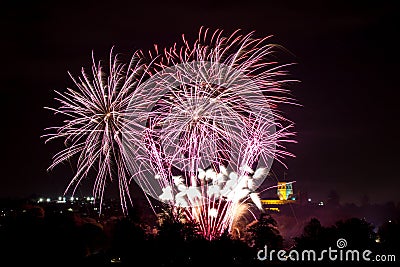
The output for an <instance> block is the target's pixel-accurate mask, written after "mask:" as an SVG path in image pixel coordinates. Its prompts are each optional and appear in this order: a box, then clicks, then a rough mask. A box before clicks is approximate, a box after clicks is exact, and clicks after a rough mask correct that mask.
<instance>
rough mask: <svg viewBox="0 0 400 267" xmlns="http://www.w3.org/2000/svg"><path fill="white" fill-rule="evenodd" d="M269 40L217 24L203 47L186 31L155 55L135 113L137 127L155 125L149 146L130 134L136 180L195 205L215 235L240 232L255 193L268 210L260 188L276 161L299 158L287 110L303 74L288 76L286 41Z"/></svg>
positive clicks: (207, 231) (192, 210) (203, 35)
mask: <svg viewBox="0 0 400 267" xmlns="http://www.w3.org/2000/svg"><path fill="white" fill-rule="evenodd" d="M267 41H268V38H255V37H254V36H253V33H250V34H246V35H241V34H240V33H239V31H237V32H235V33H233V34H232V35H230V36H227V37H225V36H224V35H223V32H222V31H220V30H217V31H215V32H212V33H209V32H208V30H207V29H205V30H203V29H201V30H200V33H199V37H198V39H197V40H196V41H195V42H194V43H193V44H190V43H189V42H187V41H186V40H185V38H184V37H183V45H182V46H178V45H176V44H175V45H174V46H173V47H172V48H168V49H164V50H163V52H162V53H157V57H155V58H153V68H152V70H151V71H150V73H151V77H150V78H149V79H148V80H146V82H144V83H143V84H141V85H140V86H138V88H137V89H136V91H135V97H133V98H132V100H131V103H130V104H129V107H128V109H127V113H128V114H129V116H130V119H129V120H130V121H132V122H134V123H133V124H134V126H130V128H135V127H137V125H141V126H142V129H145V130H143V131H142V134H141V135H142V138H143V141H142V142H141V144H142V145H137V144H135V142H132V141H131V139H130V137H129V136H127V137H126V138H125V139H124V140H125V142H124V144H125V145H126V148H125V151H133V152H132V153H131V155H134V156H131V157H128V158H130V159H131V160H130V161H129V163H128V164H129V167H130V170H131V174H132V176H133V178H134V179H135V181H136V182H137V183H138V184H139V185H140V186H141V187H142V188H143V190H144V191H145V192H146V193H148V194H150V195H151V196H153V197H154V198H156V199H159V200H161V201H164V202H166V203H168V204H170V205H173V206H180V207H185V208H186V214H187V216H188V217H189V218H190V219H192V220H195V221H196V222H198V224H199V225H200V229H201V231H202V233H203V235H204V236H205V237H207V238H209V239H212V238H215V237H217V236H219V235H220V234H221V233H222V232H224V231H226V230H230V229H231V227H232V223H233V220H234V218H235V214H236V211H237V210H238V209H239V207H240V206H241V204H242V203H244V202H246V201H247V200H248V199H250V200H252V201H253V202H254V204H255V205H256V206H257V207H258V208H260V209H261V208H262V207H261V203H260V199H259V197H258V194H257V193H256V192H255V190H256V189H257V188H258V187H259V186H260V185H261V183H262V182H263V180H264V179H265V177H266V175H267V173H268V171H269V168H271V165H272V162H273V160H274V159H278V160H279V161H281V160H282V159H283V158H284V157H286V156H292V154H291V153H289V152H287V151H286V150H285V146H284V144H285V143H287V142H293V140H292V136H293V135H294V133H293V132H292V131H291V130H292V127H293V123H292V122H291V121H289V120H288V119H286V118H285V117H284V116H283V115H282V114H281V113H280V112H279V110H278V107H279V105H281V104H293V103H294V100H293V99H292V98H290V97H289V91H288V90H287V89H285V86H286V85H287V84H288V83H290V82H292V81H293V80H289V79H285V77H286V74H287V73H286V71H285V68H286V67H287V66H288V64H286V65H285V64H284V65H282V64H281V65H280V64H278V63H277V62H275V61H272V58H273V57H274V54H275V52H276V51H277V50H279V49H280V47H279V46H276V45H271V44H269V43H267ZM156 52H157V51H156ZM150 56H151V54H150ZM150 58H152V57H150ZM136 132H140V130H138V131H135V133H136ZM132 147H134V149H132ZM281 162H282V161H281Z"/></svg>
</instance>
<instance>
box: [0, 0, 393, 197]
mask: <svg viewBox="0 0 400 267" xmlns="http://www.w3.org/2000/svg"><path fill="white" fill-rule="evenodd" d="M10 2H12V3H9V4H8V5H3V6H2V8H1V11H0V12H1V16H0V21H1V42H0V46H1V52H2V55H1V72H0V73H1V83H0V88H1V91H0V93H1V104H2V117H1V118H2V123H1V125H2V127H1V133H2V134H1V143H2V146H1V147H2V149H3V153H2V159H1V165H2V166H1V170H2V171H1V179H0V197H6V196H12V197H13V196H17V197H18V196H28V195H30V194H32V193H38V194H45V195H59V194H62V192H63V190H64V188H65V187H66V185H67V182H68V181H69V179H70V177H71V175H72V171H71V167H70V166H69V165H68V164H66V165H65V166H60V167H58V168H56V169H55V170H54V171H52V172H50V173H48V172H46V168H47V167H48V166H49V165H50V163H51V157H52V155H53V154H54V153H56V152H57V151H58V150H59V149H60V148H61V147H60V146H59V145H60V144H58V143H56V144H47V145H45V144H44V139H41V138H40V136H41V135H42V134H44V128H46V127H49V126H55V124H56V123H59V120H56V119H55V118H54V117H53V115H52V113H51V112H49V111H46V110H45V109H43V107H44V106H55V105H56V102H55V101H54V100H53V97H54V96H55V94H54V93H53V90H64V89H65V88H66V87H68V86H73V85H72V82H71V81H70V79H69V77H68V75H67V71H71V72H72V73H73V74H78V73H79V71H80V68H81V67H82V66H83V67H88V66H89V64H90V61H91V51H92V50H94V52H95V55H96V57H97V58H98V59H107V56H108V53H109V51H110V48H111V46H113V45H115V49H116V51H117V52H120V53H125V54H130V53H131V52H132V51H133V50H136V49H143V50H148V49H151V47H152V45H153V44H154V43H157V44H159V45H160V46H169V45H171V44H172V43H173V41H175V40H179V39H180V36H181V34H183V33H184V34H186V35H187V36H188V37H189V38H190V37H194V36H196V34H197V32H198V30H199V28H200V26H206V27H210V28H211V29H217V28H219V29H224V30H225V31H226V32H227V33H229V32H232V31H233V30H236V29H242V30H243V31H244V32H248V31H253V30H254V31H255V32H256V36H259V37H263V36H266V35H271V34H272V35H273V37H272V39H271V42H274V43H279V44H281V45H283V46H284V47H286V48H287V49H288V50H290V51H291V52H292V53H293V54H294V57H293V61H295V62H297V65H296V66H294V67H292V68H291V69H290V70H291V73H292V77H294V78H296V79H299V80H300V81H301V82H300V83H298V84H296V85H295V86H294V87H293V88H292V90H293V94H294V96H295V97H296V98H297V99H298V101H299V102H300V103H301V104H302V105H303V107H301V108H290V109H288V110H287V111H286V112H287V114H286V115H287V116H288V117H289V118H290V119H292V120H294V121H295V122H296V131H297V132H298V135H297V137H296V139H297V141H298V144H296V145H291V146H290V147H289V150H290V151H291V152H293V153H295V154H296V156H297V157H296V158H294V159H288V160H287V161H286V163H287V165H288V169H287V170H286V173H287V178H288V179H294V180H296V181H297V183H296V185H295V189H301V190H307V191H308V192H309V194H310V195H311V197H313V198H315V199H324V198H326V195H327V193H328V192H329V191H330V190H331V189H333V190H336V191H337V192H338V193H339V195H340V196H341V198H342V200H343V201H344V202H347V201H354V202H358V201H359V200H360V199H361V197H362V196H363V195H364V194H367V195H368V196H369V197H370V199H371V201H372V202H386V201H389V200H394V201H396V202H397V201H400V194H398V191H399V186H400V182H399V179H398V177H399V174H398V170H397V166H399V158H400V157H399V139H398V136H399V135H398V132H397V130H398V128H399V127H398V123H399V115H400V112H399V104H398V103H399V101H398V97H399V95H400V94H399V92H398V88H399V86H398V84H399V83H398V77H399V73H398V72H399V68H398V66H399V63H398V51H399V43H398V41H397V39H398V34H399V31H398V26H397V25H400V24H399V21H398V17H399V16H398V9H396V8H395V7H394V3H395V1H393V2H388V1H370V2H369V1H365V2H366V3H364V2H362V1H316V2H309V1H292V2H289V1H265V0H264V1H252V0H246V1H228V2H218V3H216V2H217V1H195V2H194V3H193V4H189V1H181V2H173V3H162V2H160V3H157V2H155V1H127V2H121V1H117V0H116V1H107V2H104V3H100V1H86V2H85V3H79V2H74V1H10ZM30 2H31V3H30ZM166 2H167V1H166ZM349 2H352V3H349ZM367 2H368V3H367ZM274 171H275V173H276V174H277V175H278V177H281V178H283V177H282V176H283V172H284V169H283V168H282V167H280V166H275V167H274ZM91 182H92V181H89V184H90V183H91Z"/></svg>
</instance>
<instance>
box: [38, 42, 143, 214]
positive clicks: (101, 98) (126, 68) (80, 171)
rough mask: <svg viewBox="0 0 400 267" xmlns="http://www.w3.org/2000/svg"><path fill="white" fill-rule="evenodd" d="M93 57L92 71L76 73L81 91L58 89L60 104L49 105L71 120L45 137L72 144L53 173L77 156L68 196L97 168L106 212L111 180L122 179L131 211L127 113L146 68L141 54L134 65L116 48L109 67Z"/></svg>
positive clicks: (97, 195)
mask: <svg viewBox="0 0 400 267" xmlns="http://www.w3.org/2000/svg"><path fill="white" fill-rule="evenodd" d="M92 59H93V64H92V69H91V73H88V72H87V71H86V70H85V69H83V68H82V71H81V76H80V77H78V78H74V77H73V76H72V75H71V74H70V77H71V78H72V80H73V82H74V83H75V86H76V88H74V89H71V88H68V89H67V91H66V92H58V91H56V93H57V95H58V97H57V98H56V100H57V101H58V102H59V104H60V106H59V107H58V108H49V107H47V109H50V110H52V111H54V112H55V114H61V115H63V116H64V117H66V120H65V121H64V125H62V126H59V127H51V128H47V129H46V130H49V131H51V133H49V134H46V135H44V137H46V138H47V140H46V142H48V141H50V140H53V139H56V138H57V139H58V138H61V139H64V144H65V146H66V148H65V149H63V150H61V151H60V152H58V153H57V154H56V155H55V156H54V157H53V163H52V164H51V166H50V167H49V169H52V168H53V167H54V166H56V165H58V164H60V163H62V162H65V161H68V160H70V159H71V158H72V157H74V156H77V157H78V159H77V168H76V169H77V170H76V173H75V175H74V177H73V178H72V180H71V182H70V184H69V185H68V187H67V189H66V190H65V193H67V192H69V191H70V190H71V191H72V195H74V193H75V190H76V188H77V187H78V185H79V184H80V183H81V181H82V179H84V178H86V177H87V176H88V174H89V171H91V170H93V171H94V172H97V174H96V179H95V183H94V186H93V196H94V197H95V199H98V200H100V209H101V206H102V205H101V202H102V200H103V193H104V188H105V185H106V181H107V179H108V178H110V179H112V178H113V177H117V179H118V183H119V191H120V197H121V204H122V208H123V210H124V212H125V211H126V208H127V201H131V200H130V196H129V189H128V177H127V174H128V173H127V169H126V158H125V153H124V152H123V145H122V140H121V137H122V131H124V130H126V128H125V127H124V125H126V124H127V121H126V119H125V112H126V109H127V106H128V104H129V101H130V99H131V95H132V93H133V92H134V89H135V87H136V86H137V84H138V83H139V80H138V78H139V77H140V73H141V72H142V69H143V65H142V64H141V62H140V60H139V57H138V55H137V53H135V54H134V56H133V57H132V59H131V61H130V63H129V64H123V63H120V62H119V60H118V58H117V56H116V55H114V54H113V52H112V50H111V53H110V59H109V66H108V69H107V68H105V67H104V66H103V65H104V64H101V63H100V62H99V63H96V62H95V60H94V57H93V55H92Z"/></svg>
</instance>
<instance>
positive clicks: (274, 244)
mask: <svg viewBox="0 0 400 267" xmlns="http://www.w3.org/2000/svg"><path fill="white" fill-rule="evenodd" d="M246 233H247V235H246V240H247V242H248V244H249V245H250V246H251V247H255V248H256V249H262V248H263V247H264V246H265V245H267V246H268V247H269V248H274V249H280V248H282V246H283V238H282V236H281V235H280V233H279V230H278V228H277V223H276V221H275V219H274V218H272V216H271V215H269V214H265V213H261V214H260V217H259V219H258V220H257V221H255V222H254V223H251V224H250V225H249V226H248V227H247V229H246Z"/></svg>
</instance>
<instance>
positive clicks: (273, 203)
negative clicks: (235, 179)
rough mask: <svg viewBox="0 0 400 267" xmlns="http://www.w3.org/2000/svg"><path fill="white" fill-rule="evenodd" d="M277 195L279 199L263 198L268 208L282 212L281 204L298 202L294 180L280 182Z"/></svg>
mask: <svg viewBox="0 0 400 267" xmlns="http://www.w3.org/2000/svg"><path fill="white" fill-rule="evenodd" d="M277 196H278V198H279V199H262V200H261V203H262V204H263V206H264V207H265V209H266V210H269V211H275V212H280V209H279V206H280V205H285V204H294V203H296V197H295V196H294V193H293V182H278V185H277Z"/></svg>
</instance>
